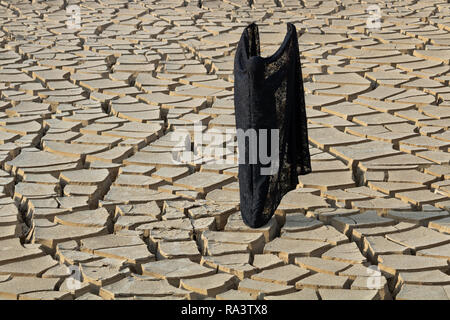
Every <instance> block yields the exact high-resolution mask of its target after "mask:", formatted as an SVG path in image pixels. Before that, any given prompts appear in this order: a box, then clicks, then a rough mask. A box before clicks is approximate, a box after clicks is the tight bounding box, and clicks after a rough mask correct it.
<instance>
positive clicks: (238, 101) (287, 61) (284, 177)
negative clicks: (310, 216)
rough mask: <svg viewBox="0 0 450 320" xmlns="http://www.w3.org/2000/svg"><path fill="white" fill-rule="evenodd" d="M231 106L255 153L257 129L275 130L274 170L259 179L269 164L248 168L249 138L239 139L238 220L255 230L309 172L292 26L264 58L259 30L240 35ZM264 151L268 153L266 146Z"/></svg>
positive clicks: (257, 162) (263, 223) (296, 45)
mask: <svg viewBox="0 0 450 320" xmlns="http://www.w3.org/2000/svg"><path fill="white" fill-rule="evenodd" d="M234 104H235V117H236V128H237V129H242V130H243V131H244V132H245V131H246V130H248V129H256V130H257V132H258V134H257V139H258V140H257V141H258V144H257V146H256V147H257V149H258V150H259V149H260V144H259V143H260V141H261V135H260V133H259V132H260V131H259V129H279V169H278V171H277V172H275V173H274V174H272V175H262V174H261V168H265V167H268V165H263V164H262V163H261V161H260V160H261V159H260V157H258V159H257V161H256V163H254V164H252V163H249V158H248V157H249V147H250V145H249V143H250V139H245V140H240V139H238V147H239V151H240V152H239V158H240V160H239V173H238V177H239V188H240V208H241V215H242V218H243V220H244V222H245V224H247V225H248V226H250V227H252V228H258V227H260V226H263V225H265V224H266V223H267V222H268V221H269V219H270V218H271V217H272V215H273V214H274V212H275V210H276V208H277V207H278V205H279V203H280V201H281V199H282V197H283V196H284V195H285V194H286V193H287V192H289V191H290V190H293V189H295V187H296V185H297V184H298V175H305V174H308V173H310V172H311V160H310V154H309V147H308V132H307V122H306V111H305V97H304V89H303V79H302V71H301V65H300V53H299V48H298V38H297V30H296V28H295V26H294V25H293V24H291V23H288V25H287V34H286V37H285V39H284V41H283V43H282V44H281V46H280V48H279V49H278V50H277V51H276V52H275V53H274V54H273V55H272V56H270V57H266V58H264V57H261V56H260V43H259V30H258V26H257V25H256V24H254V23H252V24H251V25H249V26H248V27H247V28H246V29H245V30H244V32H243V33H242V36H241V39H240V41H239V44H238V47H237V50H236V55H235V60H234ZM268 131H270V130H268ZM238 137H239V135H238ZM244 141H245V143H244ZM262 141H265V140H264V139H263V140H262ZM268 141H269V142H270V134H269V139H268ZM269 144H270V143H269ZM267 149H268V150H269V151H270V150H271V149H270V146H269V147H268V148H267ZM242 157H245V163H243V159H242Z"/></svg>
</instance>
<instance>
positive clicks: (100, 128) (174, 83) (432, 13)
mask: <svg viewBox="0 0 450 320" xmlns="http://www.w3.org/2000/svg"><path fill="white" fill-rule="evenodd" d="M244 2H245V1H235V0H223V1H213V0H211V1H203V4H202V7H201V8H199V7H198V6H197V1H192V0H191V1H181V0H171V1H169V0H164V1H157V0H146V1H127V0H83V1H62V0H55V1H35V0H34V1H32V3H31V2H30V1H15V0H0V27H1V29H0V95H1V100H0V141H1V142H0V143H1V144H0V161H1V165H2V170H1V177H0V184H1V189H0V190H1V197H0V205H1V210H0V297H1V298H2V299H80V300H83V299H311V300H317V299H323V300H326V299H398V300H405V299H406V300H408V299H449V298H450V276H449V261H450V235H449V233H450V214H449V207H450V199H449V196H450V179H449V177H450V166H449V162H450V154H449V147H450V134H449V131H448V128H449V126H450V87H449V81H450V66H449V62H450V53H449V52H450V34H449V31H450V18H449V17H450V5H449V4H448V3H447V1H445V0H427V1H379V2H378V5H379V6H380V8H381V14H382V24H381V29H379V30H369V29H368V27H367V24H366V21H367V18H368V17H369V14H368V13H367V11H366V10H367V7H368V6H369V4H368V3H365V2H361V1H352V0H348V1H338V0H337V1H297V0H283V1H269V0H256V1H253V4H252V5H251V6H249V5H247V4H246V3H245V4H243V3H244ZM372 2H374V1H370V3H372ZM68 5H78V6H79V7H80V12H81V29H79V30H78V29H69V28H67V26H66V21H67V20H68V19H69V18H70V15H69V14H66V7H67V6H68ZM253 21H256V22H257V23H258V24H259V26H260V32H261V41H262V46H263V47H262V49H263V50H262V53H263V55H270V54H271V53H273V52H275V50H276V49H277V48H278V47H279V45H280V44H281V42H282V40H283V38H284V35H285V33H286V23H287V22H292V23H294V24H295V25H296V27H297V30H298V33H299V44H300V51H301V59H302V69H303V76H304V88H305V94H306V104H307V115H308V124H309V141H310V150H311V157H312V167H313V173H311V174H309V175H305V176H300V177H299V184H298V188H297V189H296V190H294V191H292V192H290V193H288V194H287V195H286V196H285V197H284V198H283V200H282V203H281V204H280V206H279V207H278V209H277V211H276V214H275V215H274V217H273V219H272V220H271V221H270V223H269V224H268V225H266V226H264V227H262V228H259V229H253V230H252V229H249V228H248V227H246V226H245V225H244V224H243V222H242V219H241V217H240V212H239V190H238V182H237V167H236V165H233V164H229V165H227V164H220V163H218V161H217V160H219V159H218V158H220V157H221V156H231V157H235V158H236V142H235V139H231V141H227V142H229V144H227V145H228V146H230V145H231V150H230V149H228V150H227V151H226V152H223V154H221V155H216V154H214V153H211V152H210V151H211V148H208V147H207V145H206V144H203V145H196V146H195V147H196V148H195V149H196V151H197V152H196V154H195V155H194V156H193V157H192V161H190V162H187V163H176V162H174V161H173V160H172V151H176V150H179V149H180V146H179V143H178V142H177V141H176V139H174V136H176V134H177V133H179V132H183V130H188V131H189V132H191V134H192V132H193V128H194V123H197V122H200V123H201V124H202V126H203V127H202V128H203V132H204V134H205V136H207V135H208V133H211V135H212V133H213V132H215V134H217V132H219V134H224V133H225V131H226V129H232V128H233V126H234V113H233V112H234V105H233V58H234V50H235V48H236V44H237V42H238V39H239V37H240V35H241V33H242V30H243V28H244V27H245V26H246V25H248V24H249V23H250V22H253ZM232 138H233V137H232ZM191 147H192V149H191V150H192V152H193V151H194V147H193V146H191ZM371 266H372V267H371ZM373 266H377V267H378V268H379V269H380V271H381V274H379V273H377V271H376V269H374V267H373ZM78 280H80V282H78Z"/></svg>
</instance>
